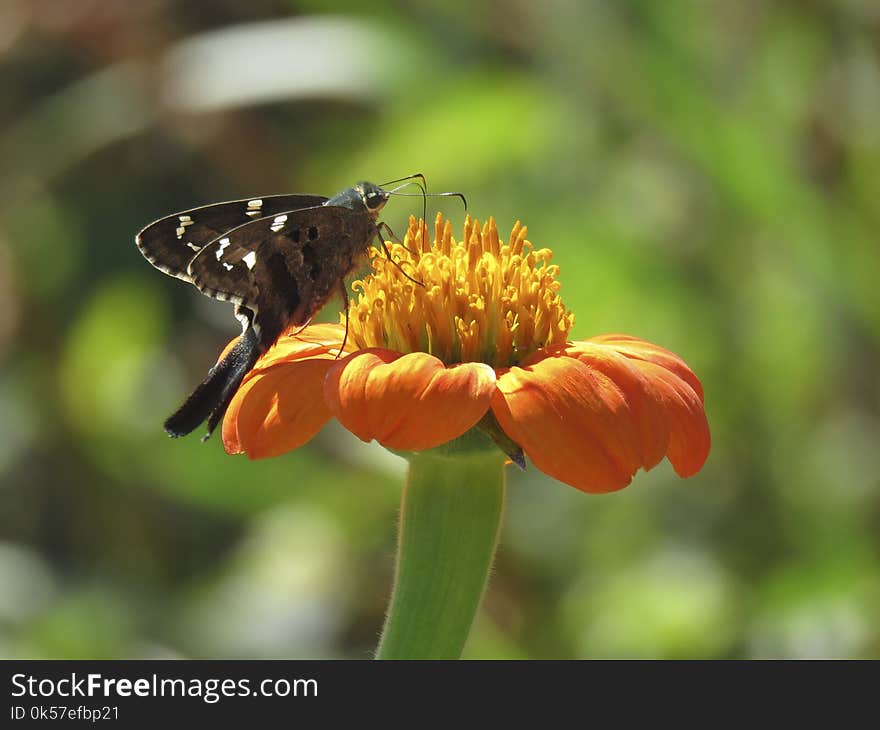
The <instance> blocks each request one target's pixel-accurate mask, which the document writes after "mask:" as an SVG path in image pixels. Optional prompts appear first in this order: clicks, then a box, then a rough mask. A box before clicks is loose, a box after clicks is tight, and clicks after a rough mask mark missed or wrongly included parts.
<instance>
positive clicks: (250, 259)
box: [241, 251, 257, 269]
mask: <svg viewBox="0 0 880 730" xmlns="http://www.w3.org/2000/svg"><path fill="white" fill-rule="evenodd" d="M241 260H242V261H244V262H245V264H247V267H248V269H252V268H254V266H255V265H256V263H257V252H256V251H250V252H248V254H247V255H246V256H243V257H242V259H241Z"/></svg>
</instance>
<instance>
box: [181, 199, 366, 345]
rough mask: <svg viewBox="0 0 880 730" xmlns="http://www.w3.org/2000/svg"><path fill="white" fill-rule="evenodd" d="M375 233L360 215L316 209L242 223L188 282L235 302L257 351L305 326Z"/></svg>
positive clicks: (206, 255) (207, 251)
mask: <svg viewBox="0 0 880 730" xmlns="http://www.w3.org/2000/svg"><path fill="white" fill-rule="evenodd" d="M374 233H375V224H373V223H372V221H371V219H370V218H369V216H365V215H364V214H363V213H362V212H358V211H355V210H353V209H351V208H346V207H342V206H327V205H322V206H320V207H316V208H305V209H300V210H291V211H287V212H285V213H281V214H279V215H277V216H269V217H266V218H260V219H258V220H254V221H251V222H249V223H245V224H244V225H240V226H238V227H237V228H233V229H232V230H230V231H227V232H226V233H224V234H223V235H221V236H219V237H217V238H216V239H215V240H213V241H211V242H209V243H207V244H206V245H205V246H203V247H202V249H201V251H200V252H199V253H198V254H196V256H195V257H194V258H193V259H192V260H191V261H190V262H189V265H188V267H187V269H186V275H187V277H188V279H189V280H190V281H192V283H193V284H194V285H195V286H196V287H198V289H199V290H200V291H201V292H202V293H204V294H207V295H208V296H210V297H213V298H215V299H220V300H222V301H229V302H233V303H234V304H235V305H236V312H237V313H238V314H239V316H240V317H241V316H242V315H243V316H244V317H245V318H246V319H245V320H244V321H245V324H251V325H252V326H253V327H254V329H255V330H256V331H257V333H258V335H259V340H260V344H261V347H262V349H263V350H265V349H266V348H268V347H269V346H270V345H271V344H272V343H273V342H274V341H275V340H276V339H277V337H278V335H279V334H280V333H281V332H282V330H283V329H284V328H285V327H286V326H287V325H288V324H294V325H300V324H305V323H306V322H307V321H308V320H309V319H310V318H311V317H312V315H314V314H315V312H317V310H318V309H320V308H321V307H322V306H323V305H324V304H325V303H326V302H327V300H328V299H329V298H330V296H331V295H332V294H333V292H334V291H335V290H336V289H337V288H338V286H339V283H340V280H341V279H342V278H343V277H345V276H346V275H347V274H349V273H350V272H351V270H352V269H353V268H354V267H355V266H356V265H357V261H358V259H359V257H360V255H361V254H362V253H363V252H364V251H365V250H366V248H367V246H368V245H369V243H370V241H371V240H372V237H373V235H374Z"/></svg>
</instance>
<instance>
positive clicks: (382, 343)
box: [342, 214, 574, 367]
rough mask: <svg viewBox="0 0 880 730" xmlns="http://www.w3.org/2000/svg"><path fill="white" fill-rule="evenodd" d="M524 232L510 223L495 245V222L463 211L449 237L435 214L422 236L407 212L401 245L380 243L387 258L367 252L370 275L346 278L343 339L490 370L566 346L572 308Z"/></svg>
mask: <svg viewBox="0 0 880 730" xmlns="http://www.w3.org/2000/svg"><path fill="white" fill-rule="evenodd" d="M526 233H527V229H526V227H525V226H522V225H521V224H520V223H519V221H517V222H516V224H515V225H514V226H513V230H512V231H511V233H510V237H509V238H508V240H507V242H502V241H501V240H500V239H499V237H498V229H497V228H496V226H495V221H494V219H492V218H490V219H489V221H488V222H487V223H484V224H482V225H481V224H480V222H479V221H477V220H472V219H471V218H470V216H468V217H467V218H466V219H465V223H464V235H463V237H462V239H461V240H460V241H457V240H455V239H454V238H453V236H452V225H451V224H450V222H449V221H444V220H443V217H442V215H440V214H438V215H437V218H436V219H435V221H434V239H433V241H430V240H429V237H428V228H427V226H426V225H425V223H424V221H422V220H418V221H417V220H416V219H415V218H414V217H410V221H409V227H408V229H407V232H406V236H405V237H404V240H403V242H402V243H400V242H394V241H387V242H386V244H385V245H386V247H387V249H388V252H389V253H390V254H391V260H389V259H388V257H387V255H386V253H385V252H384V251H383V250H381V249H371V253H370V256H371V262H370V264H371V268H372V273H371V274H369V275H368V276H366V277H364V278H363V279H361V280H358V281H355V282H354V283H353V284H352V289H353V291H354V293H355V296H354V297H353V299H352V301H351V303H350V305H349V312H348V315H349V322H348V326H349V338H350V339H351V341H353V342H354V343H355V344H356V345H357V347H358V348H359V349H364V348H369V347H381V348H386V349H390V350H395V351H397V352H401V353H408V352H420V351H421V352H429V353H431V354H432V355H435V356H436V357H438V358H439V359H440V360H442V361H443V362H445V363H447V364H452V363H457V362H484V363H488V364H489V365H492V366H494V367H504V366H508V365H514V364H516V363H518V362H520V361H521V360H522V359H524V358H525V357H527V356H528V355H529V354H531V353H532V352H534V351H535V350H537V349H539V348H542V347H546V346H548V345H556V344H561V343H563V342H566V341H567V339H568V333H569V330H570V329H571V327H572V325H573V324H574V314H572V313H571V312H570V311H568V310H567V309H566V308H565V306H564V305H563V303H562V299H561V298H560V296H559V289H560V286H561V284H560V283H559V281H557V276H558V274H559V267H558V266H556V265H555V264H551V263H550V260H551V259H552V257H553V252H552V251H551V250H550V249H549V248H540V249H535V248H534V247H533V246H532V244H531V242H530V241H528V240H527V239H526ZM342 321H343V322H344V314H343V319H342Z"/></svg>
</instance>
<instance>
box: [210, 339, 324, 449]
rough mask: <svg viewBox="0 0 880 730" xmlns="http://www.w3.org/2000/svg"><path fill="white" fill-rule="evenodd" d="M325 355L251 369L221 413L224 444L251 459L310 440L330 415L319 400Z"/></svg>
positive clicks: (322, 395)
mask: <svg viewBox="0 0 880 730" xmlns="http://www.w3.org/2000/svg"><path fill="white" fill-rule="evenodd" d="M338 362H339V361H338V360H336V358H335V356H333V355H329V354H323V355H318V356H317V357H312V358H309V359H298V360H293V361H291V362H280V363H278V364H276V365H272V366H270V367H264V368H260V369H259V370H252V371H251V372H250V373H249V374H248V375H247V376H246V377H245V380H244V382H243V383H242V385H241V387H240V388H239V389H238V392H236V394H235V396H234V397H233V399H232V402H231V403H230V404H229V408H228V410H227V411H226V415H225V417H224V418H223V446H224V447H225V448H226V451H227V453H229V454H242V453H245V454H247V455H248V456H249V457H250V458H251V459H264V458H266V457H269V456H278V455H279V454H283V453H285V452H287V451H290V450H291V449H295V448H298V447H299V446H302V445H303V444H304V443H306V442H307V441H309V440H310V439H311V438H312V437H313V436H314V435H315V434H316V433H318V431H319V430H320V429H321V427H322V426H323V425H324V424H325V423H326V422H327V421H328V420H329V418H330V415H331V414H330V409H329V408H328V407H327V404H326V403H325V402H324V394H323V389H322V388H323V382H324V376H325V375H326V374H327V371H328V370H329V369H330V368H331V367H332V366H333V365H335V364H337V363H338Z"/></svg>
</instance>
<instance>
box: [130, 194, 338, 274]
mask: <svg viewBox="0 0 880 730" xmlns="http://www.w3.org/2000/svg"><path fill="white" fill-rule="evenodd" d="M326 200H327V198H325V197H323V196H321V195H269V196H266V197H265V198H249V199H246V200H233V201H229V202H226V203H214V204H212V205H205V206H202V207H201V208H192V209H191V210H185V211H182V212H180V213H175V214H174V215H169V216H166V217H165V218H160V219H159V220H157V221H154V222H153V223H150V225H148V226H147V227H146V228H144V229H143V230H142V231H141V232H140V233H138V234H137V236H136V237H135V242H136V243H137V247H138V249H140V252H141V253H142V254H143V255H144V258H146V259H147V261H149V262H150V263H151V264H152V265H153V266H155V267H156V268H157V269H159V270H160V271H163V272H164V273H166V274H169V275H170V276H175V277H177V278H178V279H183V280H184V281H190V282H191V281H192V280H191V278H190V276H189V273H188V271H187V267H188V266H189V262H190V261H192V259H193V257H194V256H195V255H196V254H198V253H199V251H201V250H202V249H203V248H204V247H205V246H206V245H207V244H208V243H210V242H212V241H214V240H216V239H217V238H218V237H219V236H222V235H223V234H224V233H226V232H227V231H231V230H232V229H233V228H236V227H238V226H241V225H243V224H247V223H248V222H250V221H255V220H259V219H261V218H265V217H270V216H276V215H279V214H281V213H285V212H289V211H292V210H298V209H302V208H311V207H315V206H319V205H322V204H323V203H324V202H325V201H326Z"/></svg>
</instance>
